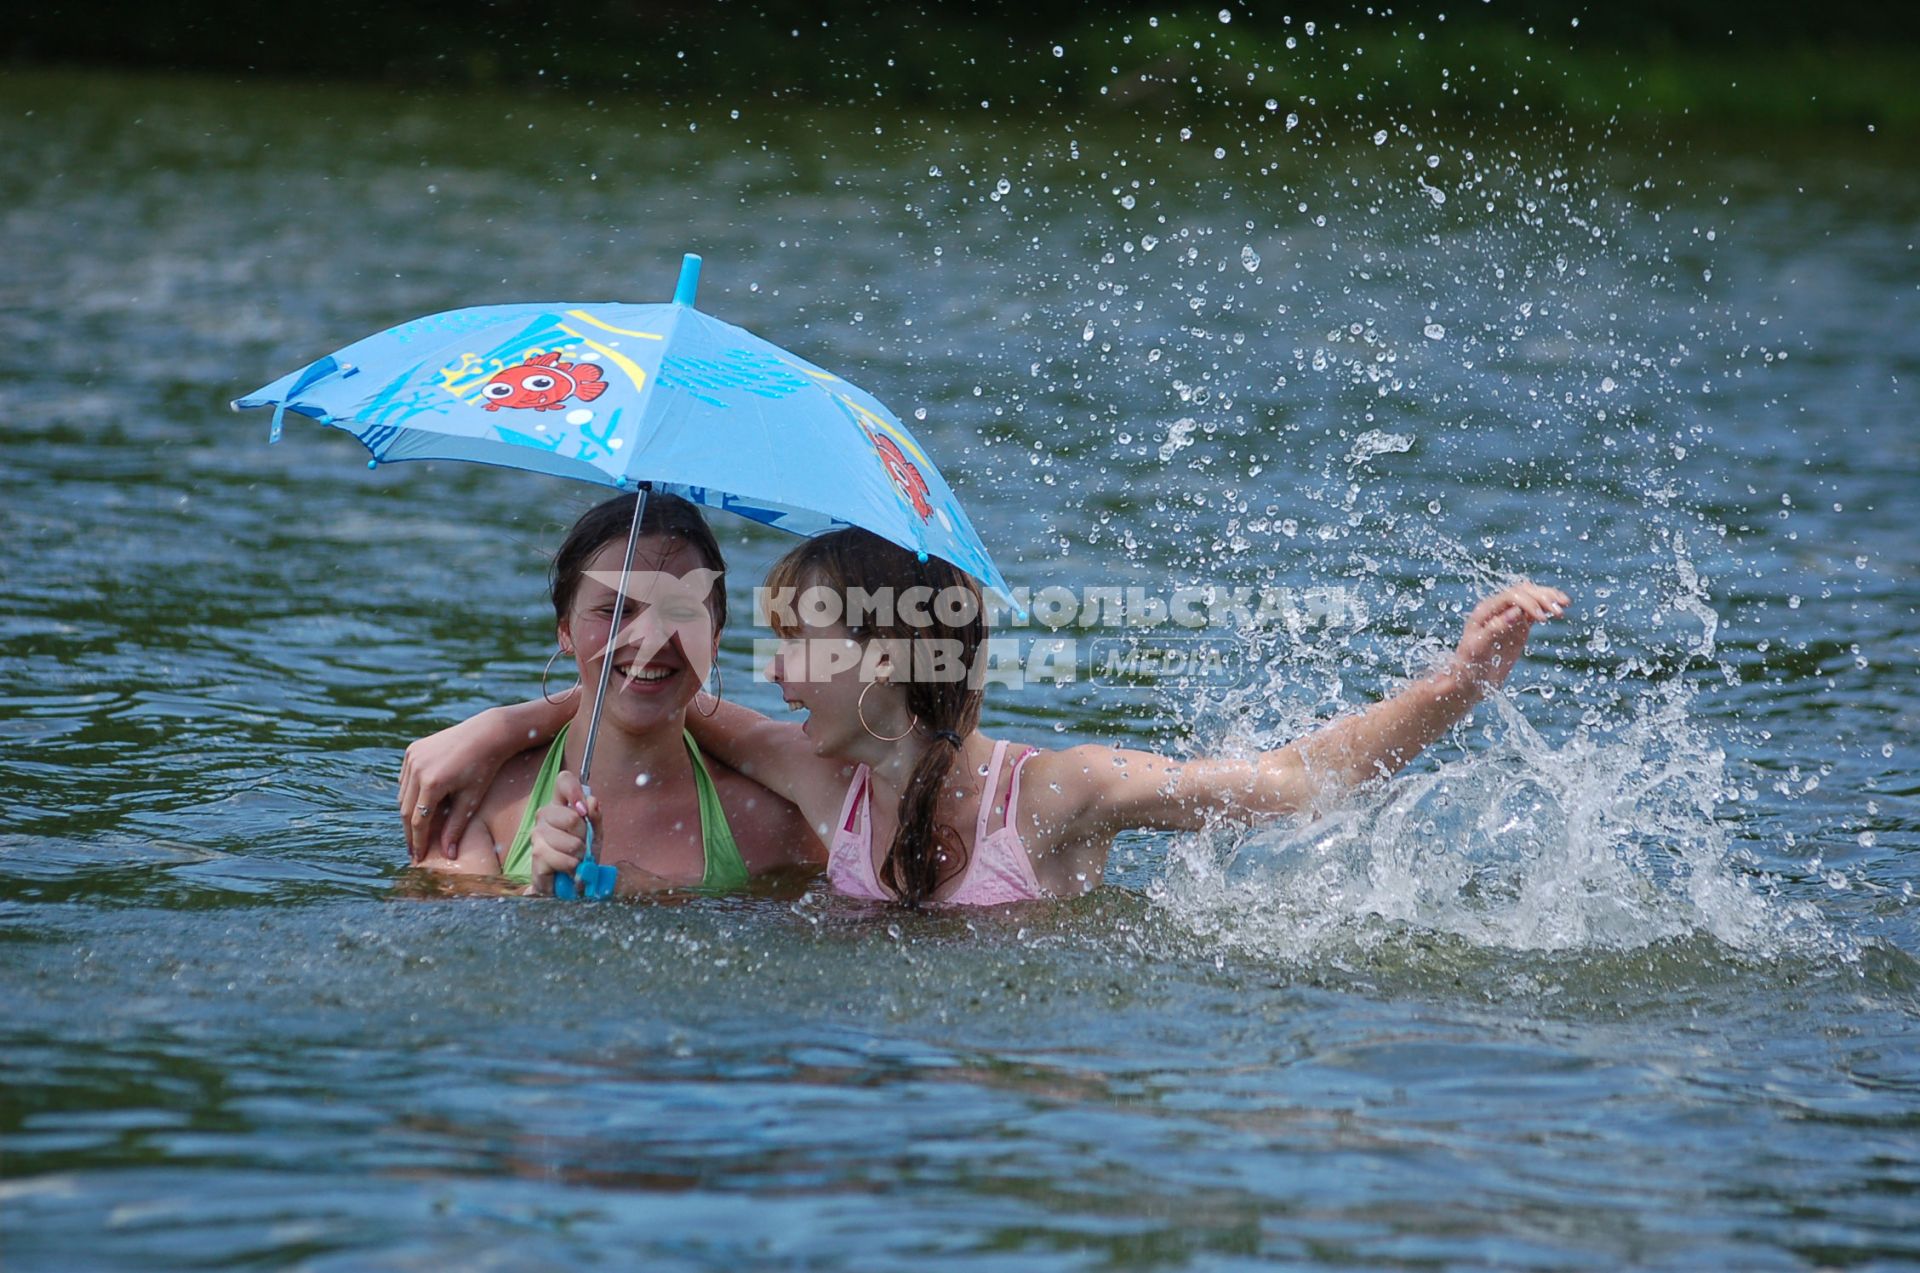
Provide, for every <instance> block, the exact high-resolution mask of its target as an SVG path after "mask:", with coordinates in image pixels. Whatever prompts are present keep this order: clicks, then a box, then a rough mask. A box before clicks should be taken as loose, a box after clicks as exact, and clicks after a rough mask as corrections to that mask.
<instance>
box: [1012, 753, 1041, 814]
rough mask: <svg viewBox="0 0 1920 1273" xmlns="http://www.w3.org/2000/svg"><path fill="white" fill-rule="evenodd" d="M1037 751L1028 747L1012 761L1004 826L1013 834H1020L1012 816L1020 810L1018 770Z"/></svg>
mask: <svg viewBox="0 0 1920 1273" xmlns="http://www.w3.org/2000/svg"><path fill="white" fill-rule="evenodd" d="M1037 751H1039V748H1037V747H1029V748H1027V749H1026V750H1025V751H1023V752H1021V753H1020V759H1018V760H1016V761H1014V762H1013V779H1012V783H1011V785H1010V786H1008V788H1007V821H1006V827H1007V829H1008V830H1009V831H1011V832H1013V833H1014V834H1015V835H1019V834H1020V828H1019V827H1017V826H1015V825H1014V822H1013V819H1014V816H1015V815H1016V814H1018V813H1019V811H1020V771H1021V770H1022V769H1025V768H1026V767H1027V762H1028V761H1029V760H1032V759H1033V757H1034V754H1035V753H1036V752H1037Z"/></svg>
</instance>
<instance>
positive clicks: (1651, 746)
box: [1150, 684, 1853, 959]
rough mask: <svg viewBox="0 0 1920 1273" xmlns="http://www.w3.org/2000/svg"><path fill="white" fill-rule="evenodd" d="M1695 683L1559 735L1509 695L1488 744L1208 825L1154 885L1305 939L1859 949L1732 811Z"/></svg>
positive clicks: (1243, 930)
mask: <svg viewBox="0 0 1920 1273" xmlns="http://www.w3.org/2000/svg"><path fill="white" fill-rule="evenodd" d="M1688 701H1689V695H1688V693H1687V692H1686V691H1685V690H1684V689H1682V688H1681V687H1679V686H1678V685H1677V684H1676V685H1673V686H1669V687H1665V688H1664V689H1663V690H1662V691H1661V692H1659V693H1656V694H1654V695H1651V696H1650V697H1649V698H1647V699H1646V700H1645V701H1644V705H1643V707H1642V708H1641V710H1640V711H1639V712H1638V713H1637V714H1636V715H1634V716H1633V717H1632V718H1631V719H1630V720H1628V721H1627V722H1626V723H1625V724H1624V725H1621V726H1619V727H1618V728H1614V729H1611V730H1608V729H1599V728H1583V729H1581V730H1579V731H1577V732H1575V733H1574V734H1573V736H1572V737H1571V738H1570V739H1569V740H1568V741H1567V742H1566V743H1564V744H1563V745H1560V746H1557V747H1556V746H1554V745H1552V744H1551V743H1550V742H1549V741H1548V740H1546V739H1545V738H1543V737H1542V736H1541V734H1540V733H1538V732H1537V731H1536V730H1535V729H1534V728H1533V726H1532V725H1531V724H1530V723H1529V722H1528V721H1527V719H1526V717H1525V716H1524V715H1523V714H1522V713H1521V712H1520V710H1519V709H1518V708H1517V707H1516V706H1515V705H1514V702H1513V699H1512V698H1511V697H1506V696H1503V697H1497V698H1495V699H1493V700H1491V701H1490V702H1489V703H1488V704H1487V705H1485V706H1484V707H1483V708H1482V709H1481V715H1482V716H1483V717H1490V720H1489V721H1488V723H1487V725H1486V726H1485V728H1484V731H1483V732H1484V733H1485V734H1486V735H1487V736H1488V745H1487V746H1486V747H1485V748H1484V749H1482V750H1479V751H1477V752H1474V753H1471V754H1469V755H1467V756H1465V757H1464V758H1458V759H1449V760H1448V761H1447V763H1444V764H1442V765H1441V766H1440V767H1439V768H1437V769H1435V770H1432V771H1429V772H1424V773H1419V774H1414V775H1410V776H1402V777H1400V778H1398V779H1396V780H1395V781H1394V782H1392V783H1390V784H1388V785H1387V786H1385V787H1384V788H1383V789H1381V790H1379V791H1376V792H1374V793H1372V794H1370V795H1366V796H1363V797H1362V798H1360V799H1358V800H1357V801H1356V802H1354V803H1352V804H1350V805H1349V806H1347V807H1345V808H1342V809H1339V810H1337V811H1334V812H1332V813H1330V814H1328V815H1327V816H1324V817H1321V818H1319V819H1317V820H1315V821H1313V822H1312V823H1310V824H1308V825H1305V826H1301V827H1290V828H1275V829H1271V830H1266V831H1261V832H1257V833H1255V834H1253V835H1251V836H1249V837H1247V838H1246V839H1245V840H1243V841H1242V842H1240V843H1239V844H1237V845H1231V846H1228V847H1225V848H1222V847H1221V846H1220V843H1219V841H1218V839H1217V837H1209V836H1196V837H1190V838H1188V839H1185V840H1183V841H1181V842H1180V843H1179V844H1178V845H1177V846H1176V847H1175V849H1174V851H1173V853H1172V855H1171V858H1170V861H1169V866H1168V870H1167V871H1166V872H1165V873H1164V874H1163V876H1162V877H1161V878H1160V879H1159V880H1158V881H1156V883H1155V884H1154V885H1153V887H1152V888H1151V889H1150V895H1151V897H1152V899H1153V901H1154V902H1155V904H1156V905H1157V906H1158V907H1159V908H1160V910H1161V911H1162V912H1163V913H1164V914H1165V916H1166V917H1167V918H1168V919H1169V920H1171V921H1172V922H1174V923H1175V924H1177V925H1179V926H1180V927H1182V928H1184V929H1186V930H1189V931H1191V932H1193V933H1195V934H1196V935H1197V936H1204V937H1205V938H1206V939H1207V940H1209V941H1211V942H1215V943H1218V944H1219V945H1221V946H1223V947H1225V948H1227V949H1229V950H1234V951H1238V952H1241V953H1245V954H1256V955H1260V956H1264V957H1280V958H1287V959H1300V958H1307V957H1311V956H1316V955H1320V954H1324V953H1326V952H1327V951H1329V950H1332V949H1339V948H1345V947H1349V946H1351V945H1353V944H1355V943H1359V944H1361V945H1368V944H1373V943H1377V942H1378V941H1380V940H1382V939H1384V938H1385V937H1387V936H1388V935H1390V934H1393V933H1396V932H1406V931H1413V932H1416V933H1428V934H1439V935H1445V936H1449V937H1452V938H1456V939H1461V940H1464V941H1465V942H1467V943H1469V944H1470V945H1472V946H1474V947H1479V948H1484V949H1491V950H1501V951H1547V952H1574V953H1580V952H1595V951H1621V950H1634V949H1640V948H1643V947H1647V946H1651V945H1654V944H1656V943H1660V942H1667V941H1674V940H1678V939H1685V938H1692V937H1698V936H1701V935H1704V936H1707V937H1711V938H1712V939H1714V940H1715V941H1717V942H1718V943H1720V944H1721V945H1722V946H1723V947H1726V948H1729V949H1731V950H1733V951H1736V952H1739V953H1740V954H1741V955H1743V956H1748V957H1757V958H1766V957H1770V956H1775V955H1778V954H1781V953H1784V952H1786V951H1787V950H1789V949H1794V948H1802V949H1804V948H1807V947H1810V946H1811V947H1815V948H1818V949H1819V950H1821V951H1822V952H1824V953H1826V954H1828V955H1833V954H1840V955H1847V956H1850V955H1851V954H1852V953H1853V952H1852V950H1851V947H1850V946H1848V944H1847V943H1845V941H1844V940H1843V939H1842V938H1841V937H1839V936H1838V935H1836V934H1834V933H1833V932H1832V931H1831V930H1830V929H1829V928H1828V927H1827V926H1826V925H1825V924H1824V922H1823V921H1822V920H1821V919H1820V917H1819V915H1818V914H1817V912H1816V911H1815V910H1814V909H1813V907H1811V906H1810V905H1808V904H1806V903H1800V902H1789V901H1787V900H1785V899H1784V898H1782V897H1780V896H1779V895H1777V894H1776V893H1775V891H1774V890H1773V888H1772V883H1771V881H1770V880H1768V879H1767V878H1766V877H1764V876H1760V875H1758V874H1757V873H1756V872H1753V871H1751V870H1749V869H1747V866H1746V864H1745V863H1744V862H1743V861H1742V860H1741V857H1740V855H1738V854H1736V853H1735V852H1733V851H1732V850H1731V849H1730V846H1729V843H1728V834H1727V829H1726V827H1725V826H1724V825H1723V823H1722V821H1721V820H1720V819H1719V818H1718V817H1717V816H1716V810H1717V808H1718V806H1719V802H1720V798H1721V792H1722V789H1723V787H1724V784H1725V775H1724V767H1725V755H1724V753H1723V752H1722V751H1721V750H1720V749H1719V748H1717V747H1715V746H1713V745H1712V744H1711V743H1710V742H1709V741H1708V740H1707V739H1706V737H1705V736H1704V735H1703V734H1702V732H1701V731H1700V730H1698V729H1697V728H1695V727H1694V726H1693V725H1692V724H1691V722H1690V721H1689V719H1688V716H1687V705H1688Z"/></svg>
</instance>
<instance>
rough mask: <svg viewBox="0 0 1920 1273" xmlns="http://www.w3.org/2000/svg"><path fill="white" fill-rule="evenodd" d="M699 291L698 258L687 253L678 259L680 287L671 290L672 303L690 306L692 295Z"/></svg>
mask: <svg viewBox="0 0 1920 1273" xmlns="http://www.w3.org/2000/svg"><path fill="white" fill-rule="evenodd" d="M699 290H700V258H699V257H697V256H695V255H694V254H693V253H691V252H689V253H687V254H686V255H685V256H683V257H681V258H680V285H679V286H678V287H675V288H674V289H673V303H674V304H675V305H691V304H693V297H694V293H696V292H698V291H699Z"/></svg>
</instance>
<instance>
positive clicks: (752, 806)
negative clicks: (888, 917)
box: [707, 758, 827, 872]
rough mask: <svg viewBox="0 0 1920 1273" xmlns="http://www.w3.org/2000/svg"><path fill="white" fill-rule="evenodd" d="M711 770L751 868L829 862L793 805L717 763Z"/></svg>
mask: <svg viewBox="0 0 1920 1273" xmlns="http://www.w3.org/2000/svg"><path fill="white" fill-rule="evenodd" d="M707 772H708V773H709V774H710V775H711V776H712V778H713V789H714V792H715V793H716V794H717V795H718V796H719V797H720V806H721V808H723V809H725V810H726V811H727V825H728V826H729V827H730V828H732V830H733V839H734V843H735V844H737V845H739V846H740V856H741V857H742V858H743V859H745V861H746V863H747V868H748V869H749V870H751V871H754V872H759V871H764V870H769V869H772V868H774V867H779V866H792V865H796V864H813V865H820V864H823V863H825V862H826V860H827V851H826V848H825V847H824V845H822V843H821V841H820V838H819V836H817V835H816V834H815V833H814V831H813V829H812V828H811V826H809V824H808V819H807V815H806V814H805V813H804V812H803V811H802V810H800V809H799V808H797V807H796V806H795V805H794V804H793V803H792V802H791V801H789V800H786V799H784V798H782V797H781V796H778V795H776V794H775V793H773V792H771V791H768V790H767V789H766V788H765V787H763V786H761V785H760V784H759V783H757V782H755V781H754V780H753V779H751V778H749V777H747V776H746V775H745V774H742V773H740V772H738V771H737V770H734V769H731V768H729V767H728V766H726V765H723V764H721V763H720V762H719V761H717V760H713V759H711V758H709V759H708V761H707Z"/></svg>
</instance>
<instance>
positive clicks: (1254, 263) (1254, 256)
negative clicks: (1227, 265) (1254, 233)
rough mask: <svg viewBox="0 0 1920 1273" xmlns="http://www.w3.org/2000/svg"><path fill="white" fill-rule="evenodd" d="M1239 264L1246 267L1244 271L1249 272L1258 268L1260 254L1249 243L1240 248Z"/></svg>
mask: <svg viewBox="0 0 1920 1273" xmlns="http://www.w3.org/2000/svg"><path fill="white" fill-rule="evenodd" d="M1240 264H1241V265H1243V266H1245V267H1246V271H1247V273H1249V274H1252V273H1254V272H1256V271H1257V270H1259V268H1260V254H1259V253H1258V252H1256V251H1254V250H1253V247H1252V245H1251V244H1249V245H1248V246H1246V247H1243V248H1241V249H1240Z"/></svg>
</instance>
